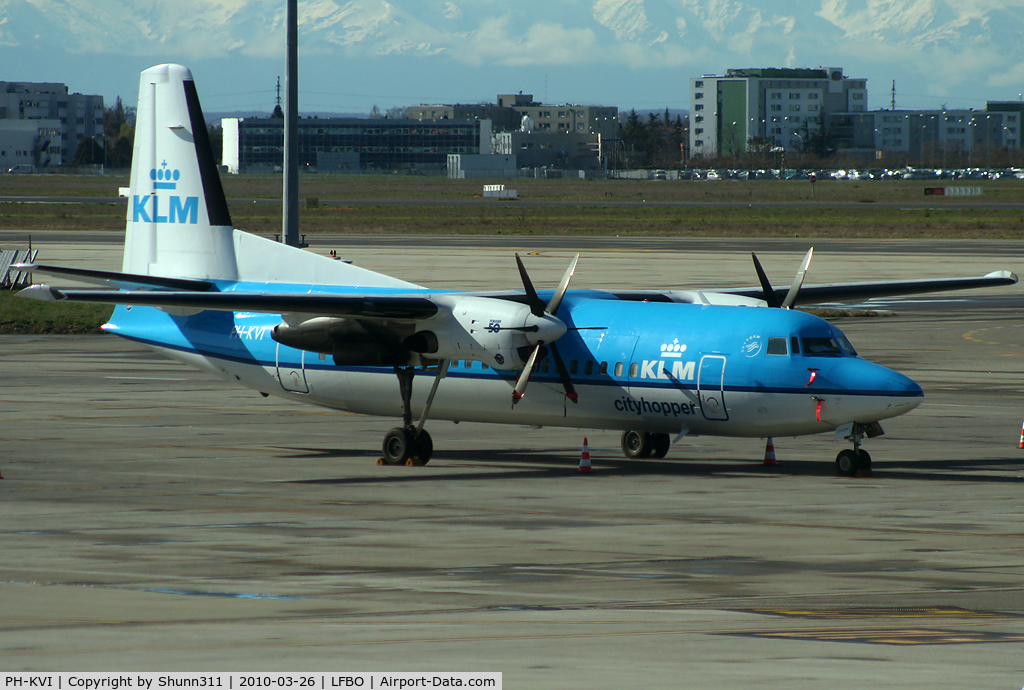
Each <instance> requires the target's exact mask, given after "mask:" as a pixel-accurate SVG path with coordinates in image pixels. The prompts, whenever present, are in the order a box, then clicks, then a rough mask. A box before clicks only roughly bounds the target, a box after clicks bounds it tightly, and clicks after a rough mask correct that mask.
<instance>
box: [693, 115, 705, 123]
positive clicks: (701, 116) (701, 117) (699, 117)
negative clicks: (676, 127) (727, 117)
mask: <svg viewBox="0 0 1024 690" xmlns="http://www.w3.org/2000/svg"><path fill="white" fill-rule="evenodd" d="M693 120H694V122H704V116H703V115H698V116H697V117H695V118H693Z"/></svg>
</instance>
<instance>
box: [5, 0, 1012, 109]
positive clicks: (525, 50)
mask: <svg viewBox="0 0 1024 690" xmlns="http://www.w3.org/2000/svg"><path fill="white" fill-rule="evenodd" d="M299 14H300V22H301V26H300V43H301V50H302V51H303V55H305V56H335V57H337V58H338V59H345V60H356V59H358V60H368V61H374V60H378V61H379V60H386V59H388V58H392V57H395V56H403V57H406V58H417V59H419V60H434V61H436V65H438V67H437V69H441V67H440V66H442V65H443V66H444V70H446V71H447V73H449V74H451V75H452V76H456V75H457V74H458V73H459V72H460V71H461V70H467V69H470V70H471V69H488V68H511V69H517V68H519V69H534V70H537V69H542V70H545V73H547V72H549V71H550V72H555V71H557V70H560V69H568V68H571V69H575V70H596V71H600V70H605V72H606V73H608V72H609V71H611V73H614V74H616V75H621V74H623V72H622V70H624V69H625V70H640V71H642V72H655V71H658V70H676V71H679V72H680V73H681V74H684V75H685V77H686V78H688V77H689V76H694V75H697V74H700V73H706V72H722V71H724V70H725V69H727V68H729V67H756V66H776V67H785V66H793V67H800V66H804V67H806V66H810V67H816V66H819V65H841V66H844V67H846V71H847V73H848V74H851V75H854V76H867V77H869V78H875V79H878V78H879V77H881V78H886V75H888V77H889V78H899V79H903V80H907V81H908V83H913V84H914V88H915V89H917V90H919V91H922V92H930V93H934V94H936V97H938V96H940V95H952V96H955V95H956V94H957V93H958V89H961V87H965V86H970V88H980V87H988V88H991V89H998V88H1002V89H1004V90H1007V91H1012V90H1014V89H1018V87H1017V86H1016V84H1017V83H1018V82H1020V81H1021V80H1022V78H1024V60H1021V59H1020V58H1021V53H1022V52H1024V48H1022V46H1021V41H1020V40H1019V37H1020V36H1021V35H1022V33H1024V0H1003V1H1002V2H999V1H996V0H884V1H883V0H788V1H785V2H783V1H782V0H660V1H655V0H565V1H563V2H557V3H552V2H541V1H540V0H519V1H518V2H515V3H509V2H505V1H503V2H498V1H497V0H473V1H472V2H470V1H469V0H459V1H457V0H394V1H393V2H387V1H385V0H350V1H349V2H342V1H340V0H303V1H302V2H300V3H299ZM283 24H284V2H283V1H282V0H173V1H168V0H159V1H157V0H0V58H4V59H3V60H0V65H3V64H5V63H8V64H9V63H10V59H11V56H16V55H18V54H19V52H20V53H21V54H24V53H25V51H31V50H47V51H59V53H60V54H62V55H65V56H68V57H69V58H70V57H73V56H91V55H107V56H117V55H129V56H143V57H147V58H152V61H159V60H160V59H162V58H163V57H164V56H167V55H169V54H170V55H175V56H180V55H184V56H188V57H189V58H191V59H193V60H204V59H229V60H230V59H247V58H248V59H275V60H276V59H280V58H281V56H282V55H283V51H284V26H283ZM69 62H74V60H69ZM598 73H599V72H594V73H593V74H594V75H597V74H598ZM3 78H11V77H5V76H4V75H3V74H0V79H3ZM586 79H591V80H594V81H599V79H600V77H598V76H592V77H585V78H584V80H586ZM646 79H647V77H643V78H642V79H641V81H644V80H646ZM677 79H678V77H677ZM878 86H880V85H876V88H878ZM1021 90H1024V89H1021ZM1014 93H1016V92H1014Z"/></svg>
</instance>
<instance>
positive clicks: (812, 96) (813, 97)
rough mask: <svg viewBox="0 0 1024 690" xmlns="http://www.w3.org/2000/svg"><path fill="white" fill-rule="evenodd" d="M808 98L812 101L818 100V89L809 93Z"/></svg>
mask: <svg viewBox="0 0 1024 690" xmlns="http://www.w3.org/2000/svg"><path fill="white" fill-rule="evenodd" d="M807 99H808V100H811V101H816V100H818V93H817V92H816V91H812V92H811V93H809V94H807Z"/></svg>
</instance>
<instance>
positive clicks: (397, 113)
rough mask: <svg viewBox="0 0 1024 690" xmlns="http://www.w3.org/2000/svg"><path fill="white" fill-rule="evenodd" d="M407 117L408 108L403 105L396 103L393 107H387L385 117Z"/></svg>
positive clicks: (398, 118)
mask: <svg viewBox="0 0 1024 690" xmlns="http://www.w3.org/2000/svg"><path fill="white" fill-rule="evenodd" d="M407 117H409V109H408V108H406V107H404V106H400V105H396V106H395V107H393V108H388V112H387V118H388V119H389V120H404V119H406V118H407Z"/></svg>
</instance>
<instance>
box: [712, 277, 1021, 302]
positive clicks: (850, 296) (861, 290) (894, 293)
mask: <svg viewBox="0 0 1024 690" xmlns="http://www.w3.org/2000/svg"><path fill="white" fill-rule="evenodd" d="M1016 282H1017V276H1016V274H1014V273H1011V272H1009V271H993V272H992V273H989V274H987V275H984V276H979V277H976V278H935V279H932V278H928V279H924V280H893V281H884V282H872V283H835V284H831V285H805V286H803V287H802V288H800V293H799V294H798V295H797V297H796V300H795V304H822V303H824V302H851V301H859V300H866V299H872V298H874V297H901V296H904V295H918V294H924V293H928V292H945V291H949V290H969V289H973V288H982V287H996V286H999V285H1013V284H1014V283H1016ZM788 290H789V288H784V289H778V290H774V293H775V296H776V298H778V300H779V301H780V302H781V301H782V299H783V298H784V297H785V296H786V293H787V292H788ZM714 292H721V293H725V294H729V295H738V296H741V297H752V298H754V299H764V294H765V293H764V291H763V289H762V288H760V287H756V288H740V289H737V290H728V289H727V290H715V291H714Z"/></svg>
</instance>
